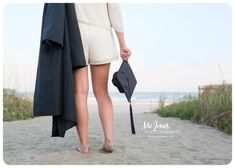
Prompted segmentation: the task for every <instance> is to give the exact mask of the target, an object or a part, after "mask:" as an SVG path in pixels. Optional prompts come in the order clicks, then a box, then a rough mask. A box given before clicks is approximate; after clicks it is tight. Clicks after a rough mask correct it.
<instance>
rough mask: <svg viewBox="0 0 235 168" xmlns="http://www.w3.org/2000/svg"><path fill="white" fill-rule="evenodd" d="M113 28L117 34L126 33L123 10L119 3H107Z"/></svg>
mask: <svg viewBox="0 0 235 168" xmlns="http://www.w3.org/2000/svg"><path fill="white" fill-rule="evenodd" d="M107 6H108V13H109V19H110V23H111V27H113V28H114V30H115V31H117V32H124V24H123V18H122V13H121V8H120V6H119V4H118V3H107Z"/></svg>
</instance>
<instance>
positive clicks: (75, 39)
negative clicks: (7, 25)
mask: <svg viewBox="0 0 235 168" xmlns="http://www.w3.org/2000/svg"><path fill="white" fill-rule="evenodd" d="M85 66H86V62H85V56H84V50H83V46H82V41H81V35H80V30H79V26H78V22H77V17H76V12H75V6H74V3H45V4H44V8H43V17H42V26H41V39H40V47H39V58H38V66H37V73H36V83H35V91H34V99H33V115H34V116H49V115H51V116H52V135H51V137H64V136H65V131H66V130H68V129H70V128H72V127H73V126H75V125H76V124H77V122H76V106H75V97H74V81H73V80H74V79H73V70H75V69H79V68H83V67H85Z"/></svg>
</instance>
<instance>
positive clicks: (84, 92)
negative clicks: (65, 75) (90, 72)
mask: <svg viewBox="0 0 235 168" xmlns="http://www.w3.org/2000/svg"><path fill="white" fill-rule="evenodd" d="M74 93H75V96H85V97H87V96H88V93H89V87H88V86H87V87H86V86H83V87H79V88H75V91H74Z"/></svg>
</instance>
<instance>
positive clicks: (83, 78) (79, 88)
mask: <svg viewBox="0 0 235 168" xmlns="http://www.w3.org/2000/svg"><path fill="white" fill-rule="evenodd" d="M73 76H74V92H75V94H76V93H80V94H81V93H82V94H88V90H89V83H88V66H86V67H84V68H81V69H77V70H75V71H74V72H73Z"/></svg>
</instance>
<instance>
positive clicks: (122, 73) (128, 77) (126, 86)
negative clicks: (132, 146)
mask: <svg viewBox="0 0 235 168" xmlns="http://www.w3.org/2000/svg"><path fill="white" fill-rule="evenodd" d="M112 83H113V85H114V86H116V87H117V88H118V90H119V92H120V93H125V96H126V98H127V100H128V102H129V107H130V122H131V132H132V134H135V126H134V119H133V112H132V106H131V96H132V94H133V92H134V89H135V86H136V83H137V81H136V79H135V76H134V73H133V72H132V70H131V67H130V65H129V63H128V62H127V61H125V60H123V62H122V64H121V66H120V68H119V70H118V71H117V72H115V73H114V74H113V79H112Z"/></svg>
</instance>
